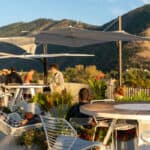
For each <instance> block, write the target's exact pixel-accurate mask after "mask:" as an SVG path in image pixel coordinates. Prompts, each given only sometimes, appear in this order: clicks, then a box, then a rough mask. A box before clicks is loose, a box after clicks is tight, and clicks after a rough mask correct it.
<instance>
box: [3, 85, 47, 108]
mask: <svg viewBox="0 0 150 150" xmlns="http://www.w3.org/2000/svg"><path fill="white" fill-rule="evenodd" d="M47 86H48V85H43V84H18V85H17V84H10V85H4V86H3V87H4V88H5V89H8V90H9V89H16V92H15V94H14V97H13V101H12V104H11V105H12V106H13V105H14V104H15V102H16V101H17V100H21V99H23V95H22V93H23V90H24V89H30V91H31V94H32V96H34V95H35V89H38V88H44V87H47Z"/></svg>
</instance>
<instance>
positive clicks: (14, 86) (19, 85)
mask: <svg viewBox="0 0 150 150" xmlns="http://www.w3.org/2000/svg"><path fill="white" fill-rule="evenodd" d="M47 86H48V85H44V84H11V85H9V84H8V85H4V87H5V88H8V89H11V88H12V89H15V88H20V89H21V88H23V89H24V88H43V87H47Z"/></svg>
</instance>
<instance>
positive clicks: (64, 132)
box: [40, 116, 102, 150]
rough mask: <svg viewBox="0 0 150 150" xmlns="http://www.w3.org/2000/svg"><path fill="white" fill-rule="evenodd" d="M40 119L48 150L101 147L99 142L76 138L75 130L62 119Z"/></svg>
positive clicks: (80, 149) (44, 117) (42, 117)
mask: <svg viewBox="0 0 150 150" xmlns="http://www.w3.org/2000/svg"><path fill="white" fill-rule="evenodd" d="M40 117H41V120H42V124H43V128H44V131H45V134H46V139H47V143H48V149H49V150H86V149H91V148H93V147H99V148H100V147H101V146H102V145H101V144H100V143H99V142H91V141H87V140H83V139H80V138H78V136H77V132H76V131H75V129H74V128H73V127H72V126H71V124H70V123H69V122H68V121H66V120H65V119H63V118H53V117H46V116H40Z"/></svg>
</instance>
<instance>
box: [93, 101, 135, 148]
mask: <svg viewBox="0 0 150 150" xmlns="http://www.w3.org/2000/svg"><path fill="white" fill-rule="evenodd" d="M100 102H107V103H113V102H115V100H114V99H102V100H92V101H91V102H90V103H91V104H93V103H100ZM94 118H95V121H96V123H97V126H96V128H95V133H96V131H97V128H98V127H109V126H110V123H111V121H112V120H111V119H107V118H102V117H95V116H94ZM133 128H136V125H135V124H130V123H127V122H126V121H125V120H121V121H120V120H119V121H118V122H117V124H116V125H115V132H113V133H112V134H113V135H115V137H117V131H120V130H123V131H125V130H129V129H133ZM113 135H112V143H113V144H114V142H115V145H117V140H114V138H113ZM113 147H114V145H113Z"/></svg>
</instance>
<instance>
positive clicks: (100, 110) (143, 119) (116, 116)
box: [80, 103, 150, 146]
mask: <svg viewBox="0 0 150 150" xmlns="http://www.w3.org/2000/svg"><path fill="white" fill-rule="evenodd" d="M80 111H81V112H82V113H84V114H87V115H90V116H95V117H103V118H109V119H112V122H111V125H110V127H109V129H108V131H107V134H106V136H105V138H104V141H103V145H106V144H107V143H108V140H109V139H110V136H111V133H112V132H113V130H114V128H115V125H116V123H117V120H120V119H123V120H137V121H138V124H139V136H138V146H141V145H143V144H144V142H143V141H142V140H141V134H142V132H143V130H150V103H122V104H117V103H93V104H86V105H83V106H81V108H80ZM147 128H148V129H147Z"/></svg>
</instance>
